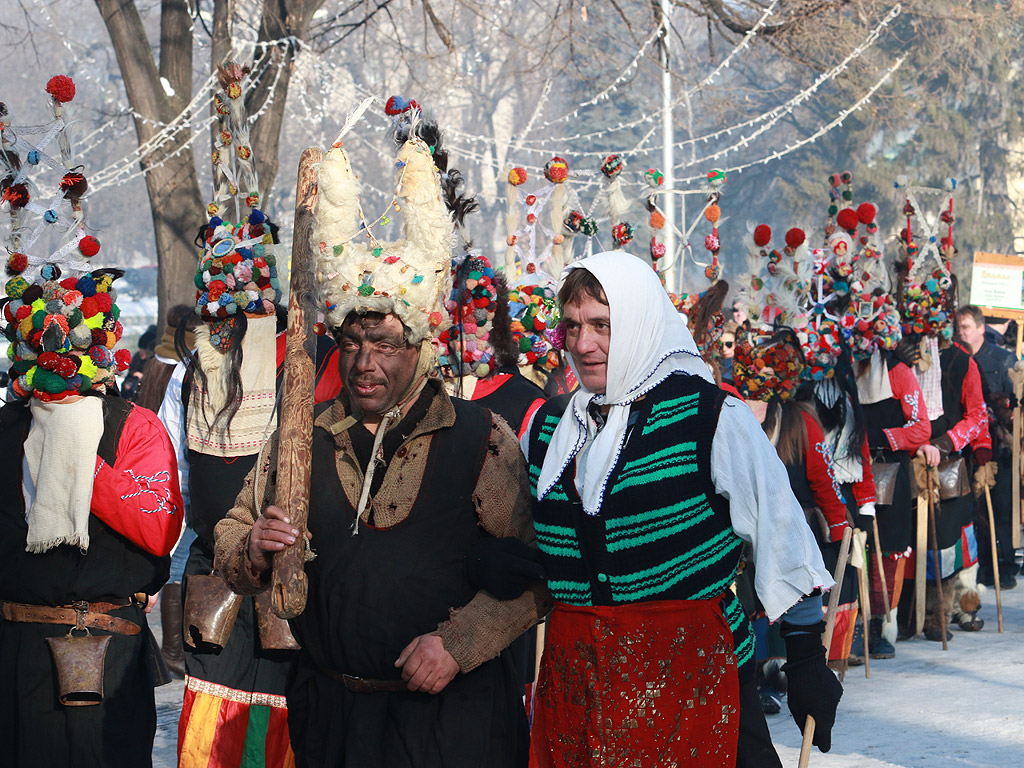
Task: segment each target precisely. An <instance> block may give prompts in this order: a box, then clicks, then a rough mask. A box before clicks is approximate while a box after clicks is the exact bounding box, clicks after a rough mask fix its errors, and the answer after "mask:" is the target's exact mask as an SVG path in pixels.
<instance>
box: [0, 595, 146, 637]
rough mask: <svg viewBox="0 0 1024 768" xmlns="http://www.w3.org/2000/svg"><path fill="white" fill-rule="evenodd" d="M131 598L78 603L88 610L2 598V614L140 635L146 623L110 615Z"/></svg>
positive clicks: (10, 618) (14, 618) (22, 619)
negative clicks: (114, 601) (4, 599)
mask: <svg viewBox="0 0 1024 768" xmlns="http://www.w3.org/2000/svg"><path fill="white" fill-rule="evenodd" d="M130 604H131V602H130V601H126V602H125V603H123V604H121V605H118V604H116V603H86V602H82V603H80V604H77V605H78V606H79V607H80V608H84V609H85V610H84V611H79V610H78V609H76V608H75V607H65V606H61V607H56V606H50V605H28V604H26V603H10V602H7V601H0V615H2V616H3V617H4V618H5V619H6V620H7V621H13V622H16V623H22V624H64V625H68V626H71V627H75V626H78V625H79V618H80V617H81V620H82V621H81V623H82V624H84V625H85V626H86V627H90V628H92V629H102V630H104V631H106V632H113V633H114V634H118V635H137V634H139V632H141V631H142V627H140V626H139V625H138V624H136V623H135V622H134V621H129V620H128V619H122V618H119V617H117V616H110V615H109V613H108V612H109V611H113V610H115V609H117V608H124V607H125V606H126V605H130Z"/></svg>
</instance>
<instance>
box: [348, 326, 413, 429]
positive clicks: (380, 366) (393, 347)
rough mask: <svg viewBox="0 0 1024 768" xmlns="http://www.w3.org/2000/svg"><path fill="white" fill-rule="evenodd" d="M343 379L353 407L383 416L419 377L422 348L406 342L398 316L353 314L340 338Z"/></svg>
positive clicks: (403, 328)
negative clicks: (417, 370) (417, 363)
mask: <svg viewBox="0 0 1024 768" xmlns="http://www.w3.org/2000/svg"><path fill="white" fill-rule="evenodd" d="M336 338H337V341H338V349H339V353H340V355H339V363H338V366H339V369H340V371H341V380H342V382H343V384H344V386H345V391H346V392H348V396H349V400H350V402H351V403H352V405H353V406H355V407H356V408H358V409H359V410H361V411H363V412H364V413H371V414H383V413H385V412H387V411H388V410H389V409H391V408H393V407H394V406H395V405H396V404H397V403H398V399H399V398H400V397H402V395H403V394H405V392H406V390H407V389H408V388H409V385H410V384H411V383H412V380H413V377H414V376H415V375H416V362H417V360H418V359H419V347H418V346H416V345H413V344H409V343H408V342H407V341H406V340H405V326H403V325H402V321H401V320H399V319H398V318H397V317H396V316H395V315H382V314H380V313H378V312H367V313H366V314H365V315H360V314H357V313H356V312H353V313H351V314H350V315H349V316H348V317H347V318H345V322H344V324H343V325H342V326H341V329H340V330H339V331H338V332H337V335H336Z"/></svg>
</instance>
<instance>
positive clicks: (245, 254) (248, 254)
mask: <svg viewBox="0 0 1024 768" xmlns="http://www.w3.org/2000/svg"><path fill="white" fill-rule="evenodd" d="M235 252H236V253H237V254H238V255H239V256H241V257H242V258H243V259H251V258H252V251H251V250H249V249H248V248H237V249H236V250H235Z"/></svg>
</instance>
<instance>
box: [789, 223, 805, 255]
mask: <svg viewBox="0 0 1024 768" xmlns="http://www.w3.org/2000/svg"><path fill="white" fill-rule="evenodd" d="M806 239H807V236H806V235H805V234H804V231H803V230H802V229H798V228H797V227H793V228H792V229H790V230H788V231H787V232H786V247H788V248H792V249H794V250H795V249H797V248H799V247H800V246H801V245H803V244H804V241H805V240H806Z"/></svg>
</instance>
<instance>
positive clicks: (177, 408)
mask: <svg viewBox="0 0 1024 768" xmlns="http://www.w3.org/2000/svg"><path fill="white" fill-rule="evenodd" d="M184 382H185V364H184V363H182V362H179V363H178V364H177V365H176V366H175V367H174V371H173V372H172V373H171V378H170V380H169V381H168V382H167V390H166V391H165V392H164V399H163V402H162V403H160V410H159V411H157V414H156V415H157V417H158V418H159V419H160V421H162V422H163V425H164V427H165V428H166V429H167V434H168V435H170V437H171V445H173V446H174V455H175V457H176V458H177V459H178V481H179V483H180V487H181V498H182V500H183V501H184V502H185V509H186V510H187V509H188V508H189V507H188V502H189V497H188V451H187V450H186V449H185V448H186V439H185V405H184V404H183V403H182V401H181V387H182V384H184Z"/></svg>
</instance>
